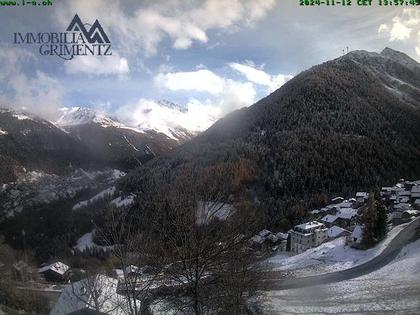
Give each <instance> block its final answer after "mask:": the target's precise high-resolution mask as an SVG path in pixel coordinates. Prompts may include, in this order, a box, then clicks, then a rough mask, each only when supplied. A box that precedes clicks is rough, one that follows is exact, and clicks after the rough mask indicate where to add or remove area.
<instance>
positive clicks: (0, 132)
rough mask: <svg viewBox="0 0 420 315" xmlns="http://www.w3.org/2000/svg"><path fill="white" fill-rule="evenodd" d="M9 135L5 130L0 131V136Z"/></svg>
mask: <svg viewBox="0 0 420 315" xmlns="http://www.w3.org/2000/svg"><path fill="white" fill-rule="evenodd" d="M8 134H9V133H8V132H7V131H5V130H2V129H0V136H5V135H8Z"/></svg>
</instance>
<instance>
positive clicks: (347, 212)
mask: <svg viewBox="0 0 420 315" xmlns="http://www.w3.org/2000/svg"><path fill="white" fill-rule="evenodd" d="M357 215H358V214H357V210H356V209H353V208H341V209H340V211H339V212H338V214H337V217H339V218H340V219H344V220H352V219H353V218H354V217H357Z"/></svg>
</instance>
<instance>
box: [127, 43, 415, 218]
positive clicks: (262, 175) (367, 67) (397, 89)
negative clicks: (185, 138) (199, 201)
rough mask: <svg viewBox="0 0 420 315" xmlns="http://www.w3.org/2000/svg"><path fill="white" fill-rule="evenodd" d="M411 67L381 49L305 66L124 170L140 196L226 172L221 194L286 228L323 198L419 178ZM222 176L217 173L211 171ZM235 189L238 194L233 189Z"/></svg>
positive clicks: (407, 60)
mask: <svg viewBox="0 0 420 315" xmlns="http://www.w3.org/2000/svg"><path fill="white" fill-rule="evenodd" d="M419 96H420V65H419V64H418V63H416V62H415V61H414V60H412V59H410V58H409V57H408V56H406V55H404V54H402V53H399V52H396V51H393V50H390V49H385V50H384V51H383V52H382V53H381V54H377V53H369V52H365V51H356V52H351V53H349V54H347V55H346V56H344V57H341V58H338V59H336V60H333V61H329V62H326V63H324V64H322V65H319V66H315V67H313V68H311V69H309V70H307V71H304V72H303V73H301V74H299V75H298V76H296V77H295V78H294V79H292V80H290V81H289V82H288V83H287V84H285V85H284V86H283V87H281V88H280V89H279V90H277V91H275V92H274V93H272V94H271V95H269V96H268V97H266V98H264V99H262V100H261V101H259V102H258V103H256V104H255V105H253V106H251V107H249V108H246V109H242V110H239V111H236V112H233V113H231V114H230V115H228V116H227V117H225V118H224V119H221V120H220V121H218V122H217V123H216V124H214V125H213V126H212V127H211V128H210V129H209V130H207V131H206V132H205V133H203V134H202V135H200V136H198V137H197V138H195V139H193V140H192V141H190V142H189V143H187V144H185V145H183V146H181V147H179V148H178V149H176V150H175V151H173V152H171V153H170V154H168V155H166V156H164V157H162V158H159V159H156V160H153V161H151V162H150V163H148V164H147V165H146V166H145V167H143V168H139V169H138V170H136V171H135V172H132V173H131V174H130V175H129V176H127V177H126V178H125V179H124V180H123V182H122V183H121V188H122V189H123V190H124V191H126V192H135V193H137V194H138V196H139V204H141V200H142V198H145V196H146V195H148V194H153V191H150V189H148V187H149V185H148V184H147V183H148V182H149V181H150V180H151V178H156V177H159V176H160V177H165V178H166V179H168V180H174V179H175V178H177V177H178V176H180V175H181V173H184V172H185V170H186V169H188V170H193V172H192V174H196V175H195V176H202V174H203V172H204V173H205V172H212V171H214V169H224V170H230V171H232V172H233V173H235V174H236V175H235V176H227V177H226V183H225V184H224V185H223V187H221V189H224V190H225V194H226V195H230V196H231V198H233V199H235V198H236V199H241V197H243V194H246V195H247V196H251V197H252V198H253V199H254V201H255V202H256V203H257V204H258V205H259V206H260V208H261V211H262V212H261V215H264V216H265V218H266V220H267V221H269V222H271V223H272V224H278V223H279V222H280V221H281V219H284V218H286V221H284V220H283V221H281V222H282V223H281V224H282V225H286V226H287V225H290V224H293V223H294V222H295V221H298V220H299V219H300V218H301V217H302V216H303V215H304V209H305V207H306V206H316V205H319V204H320V203H322V202H324V201H325V199H326V198H327V197H329V196H332V195H337V194H344V195H347V194H349V193H351V192H355V191H356V190H359V189H371V188H374V187H376V186H378V185H383V184H385V183H387V182H390V181H395V180H396V179H398V178H400V177H406V178H414V177H418V176H419V175H420V162H419V161H420V97H419ZM218 174H220V177H221V178H223V172H219V173H218ZM238 186H240V189H238Z"/></svg>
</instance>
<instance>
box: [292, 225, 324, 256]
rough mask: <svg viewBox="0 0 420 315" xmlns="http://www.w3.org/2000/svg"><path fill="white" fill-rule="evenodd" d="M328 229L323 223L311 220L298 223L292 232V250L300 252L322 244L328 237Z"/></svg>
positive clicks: (296, 252)
mask: <svg viewBox="0 0 420 315" xmlns="http://www.w3.org/2000/svg"><path fill="white" fill-rule="evenodd" d="M327 231H328V229H327V228H326V227H325V225H324V224H323V223H320V222H318V221H311V222H307V223H303V224H299V225H296V226H295V227H294V228H293V230H291V231H290V232H289V234H290V251H291V252H292V253H295V254H300V253H302V252H304V251H305V250H307V249H309V248H312V247H316V246H319V245H321V244H322V243H323V242H325V241H326V240H327V239H328V235H327Z"/></svg>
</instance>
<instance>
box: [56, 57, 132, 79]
mask: <svg viewBox="0 0 420 315" xmlns="http://www.w3.org/2000/svg"><path fill="white" fill-rule="evenodd" d="M64 65H65V68H66V71H67V72H68V73H71V74H75V73H86V74H89V75H114V74H115V75H120V76H123V75H126V74H128V73H129V72H130V68H129V66H128V61H127V59H126V58H122V57H120V55H119V54H118V53H117V52H113V54H112V56H101V57H98V56H83V57H81V56H79V57H75V58H74V59H72V60H70V61H66V62H65V64H64Z"/></svg>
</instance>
